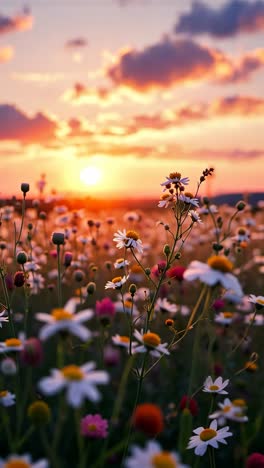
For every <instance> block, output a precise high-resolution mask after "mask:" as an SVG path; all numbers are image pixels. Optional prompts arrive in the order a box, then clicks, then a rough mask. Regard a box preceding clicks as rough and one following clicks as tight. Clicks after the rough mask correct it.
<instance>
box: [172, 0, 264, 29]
mask: <svg viewBox="0 0 264 468" xmlns="http://www.w3.org/2000/svg"><path fill="white" fill-rule="evenodd" d="M174 30H175V32H176V33H188V34H192V35H197V34H209V35H212V36H214V37H219V38H225V37H231V36H235V35H237V34H239V33H254V32H258V31H263V30H264V2H263V1H261V0H257V1H247V0H232V1H229V2H227V3H225V4H223V5H221V6H220V7H219V8H218V9H216V8H211V7H210V6H208V5H206V4H205V3H203V2H199V1H197V2H194V3H193V4H192V8H191V11H190V12H189V13H185V14H183V15H181V16H180V17H179V20H178V22H177V24H176V25H175V29H174Z"/></svg>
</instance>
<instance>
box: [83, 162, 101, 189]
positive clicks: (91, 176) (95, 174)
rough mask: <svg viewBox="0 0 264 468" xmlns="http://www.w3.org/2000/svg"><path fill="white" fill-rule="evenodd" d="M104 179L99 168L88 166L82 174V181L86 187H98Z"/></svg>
mask: <svg viewBox="0 0 264 468" xmlns="http://www.w3.org/2000/svg"><path fill="white" fill-rule="evenodd" d="M101 178H102V172H101V170H100V169H99V168H98V167H95V166H87V167H85V168H84V169H82V170H81V172H80V180H81V181H82V182H83V183H84V184H85V185H96V184H98V182H100V180H101Z"/></svg>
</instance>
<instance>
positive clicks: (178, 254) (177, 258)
mask: <svg viewBox="0 0 264 468" xmlns="http://www.w3.org/2000/svg"><path fill="white" fill-rule="evenodd" d="M180 258H181V252H176V254H175V259H176V260H180Z"/></svg>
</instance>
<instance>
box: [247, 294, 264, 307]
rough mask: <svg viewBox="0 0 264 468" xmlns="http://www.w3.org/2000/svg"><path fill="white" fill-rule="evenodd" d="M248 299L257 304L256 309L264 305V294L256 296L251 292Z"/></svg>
mask: <svg viewBox="0 0 264 468" xmlns="http://www.w3.org/2000/svg"><path fill="white" fill-rule="evenodd" d="M248 301H249V302H252V303H253V304H255V306H256V309H262V308H263V307H264V296H255V295H254V294H250V295H249V299H248Z"/></svg>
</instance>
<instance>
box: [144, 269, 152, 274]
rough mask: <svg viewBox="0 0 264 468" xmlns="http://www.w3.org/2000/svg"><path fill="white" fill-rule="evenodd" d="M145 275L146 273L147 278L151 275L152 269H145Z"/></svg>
mask: <svg viewBox="0 0 264 468" xmlns="http://www.w3.org/2000/svg"><path fill="white" fill-rule="evenodd" d="M145 273H146V275H147V276H149V275H150V273H151V269H150V268H146V269H145Z"/></svg>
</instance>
